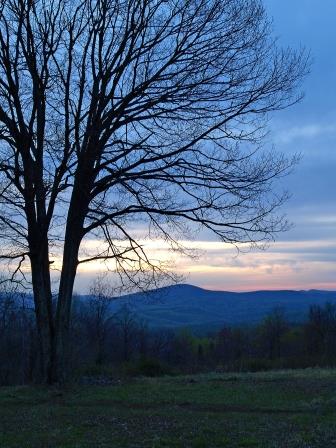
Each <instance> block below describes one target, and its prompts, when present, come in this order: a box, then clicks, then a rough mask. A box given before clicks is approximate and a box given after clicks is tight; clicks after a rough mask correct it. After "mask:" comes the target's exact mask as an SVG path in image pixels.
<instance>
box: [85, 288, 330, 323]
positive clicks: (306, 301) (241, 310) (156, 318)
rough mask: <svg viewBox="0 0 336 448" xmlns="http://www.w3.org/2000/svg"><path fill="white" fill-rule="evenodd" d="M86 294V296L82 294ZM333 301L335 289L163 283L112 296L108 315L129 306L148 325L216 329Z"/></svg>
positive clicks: (296, 316)
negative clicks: (276, 310)
mask: <svg viewBox="0 0 336 448" xmlns="http://www.w3.org/2000/svg"><path fill="white" fill-rule="evenodd" d="M86 297H89V296H86ZM326 302H331V303H333V304H335V305H336V291H325V290H287V289H285V290H259V291H248V292H230V291H214V290H207V289H204V288H200V287H198V286H194V285H189V284H179V285H172V286H165V287H162V288H159V289H157V290H152V291H148V292H145V293H133V294H128V295H125V296H120V297H118V298H116V299H115V300H112V301H111V303H110V305H109V312H110V314H111V315H113V314H115V313H117V312H119V311H120V310H121V308H122V307H125V306H127V307H128V308H130V309H131V310H132V311H133V312H134V313H135V314H136V315H137V316H138V318H139V319H142V320H145V321H147V322H148V325H149V327H152V328H161V329H179V328H183V327H187V328H188V327H189V328H191V329H195V328H204V329H208V330H209V329H213V330H216V329H219V328H221V327H223V326H238V325H255V324H258V323H259V322H260V321H261V320H262V319H263V318H264V317H265V316H266V315H267V314H269V313H270V312H271V311H272V310H273V309H274V308H279V307H280V308H282V309H283V310H284V313H285V315H286V317H287V319H288V321H289V322H292V323H300V322H303V321H304V320H305V319H306V317H307V314H308V310H309V307H310V306H311V305H320V306H323V305H324V304H325V303H326Z"/></svg>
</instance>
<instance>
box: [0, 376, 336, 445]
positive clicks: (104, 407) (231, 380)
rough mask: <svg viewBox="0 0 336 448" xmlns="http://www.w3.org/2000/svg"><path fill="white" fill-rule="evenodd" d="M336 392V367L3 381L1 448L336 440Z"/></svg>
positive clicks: (323, 442) (321, 442) (320, 442)
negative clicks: (84, 381)
mask: <svg viewBox="0 0 336 448" xmlns="http://www.w3.org/2000/svg"><path fill="white" fill-rule="evenodd" d="M335 390H336V371H335V370H332V369H330V370H327V369H325V370H321V369H305V370H296V371H279V372H263V373H240V374H218V373H217V374H216V373H213V374H203V375H202V374H199V375H187V376H177V377H162V378H137V379H133V380H121V379H119V380H116V379H115V378H114V380H112V379H111V381H110V383H109V385H107V386H97V385H81V386H80V385H77V386H73V387H71V388H68V389H63V390H60V389H55V388H52V389H50V388H49V389H45V388H35V387H27V386H21V387H3V388H1V389H0V446H1V447H6V448H14V447H18V448H19V447H20V448H46V447H48V448H54V447H55V448H56V447H57V448H75V447H76V448H86V447H87V448H91V447H95V448H103V447H112V446H113V447H114V448H118V447H120V448H121V447H122V448H125V447H148V448H154V447H167V448H168V447H169V448H173V447H181V448H187V447H191V448H203V447H204V448H205V447H206V448H211V447H232V448H235V447H237V448H238V447H239V448H243V447H245V448H246V447H260V448H262V447H265V448H272V447H273V448H284V447H286V448H313V447H332V446H335V444H336V430H335V427H336V395H335Z"/></svg>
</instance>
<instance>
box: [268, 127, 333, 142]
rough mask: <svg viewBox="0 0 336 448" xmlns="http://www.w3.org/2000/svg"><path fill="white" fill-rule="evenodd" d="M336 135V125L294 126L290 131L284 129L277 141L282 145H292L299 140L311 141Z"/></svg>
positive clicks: (278, 134)
mask: <svg viewBox="0 0 336 448" xmlns="http://www.w3.org/2000/svg"><path fill="white" fill-rule="evenodd" d="M333 134H336V125H335V124H328V125H320V124H310V125H305V126H294V127H292V128H289V129H283V130H281V131H279V132H278V133H277V134H276V135H275V139H276V141H277V142H280V143H286V144H288V143H292V142H293V141H294V140H297V139H311V138H317V137H321V136H325V135H328V136H329V135H333Z"/></svg>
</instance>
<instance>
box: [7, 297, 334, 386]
mask: <svg viewBox="0 0 336 448" xmlns="http://www.w3.org/2000/svg"><path fill="white" fill-rule="evenodd" d="M109 303H110V299H107V298H106V297H91V298H90V300H88V301H87V302H86V303H83V302H79V301H75V304H76V305H75V306H74V308H73V319H72V323H71V347H70V355H69V356H70V359H69V362H70V365H71V372H72V378H73V380H80V381H90V378H93V381H97V379H98V380H99V378H100V379H101V381H105V380H106V378H111V377H114V376H116V377H118V376H123V375H135V376H136V375H146V376H158V375H164V374H170V375H173V374H180V373H196V372H206V371H219V372H224V371H225V372H230V371H232V372H236V371H259V370H269V369H283V368H302V367H314V366H335V365H336V305H334V304H330V303H326V304H325V305H324V306H320V305H314V306H311V307H310V310H309V313H308V317H307V320H306V321H305V322H304V323H302V324H295V325H294V324H290V323H289V322H288V321H287V320H286V317H285V314H284V312H283V310H282V309H281V308H275V309H274V310H273V311H272V312H270V313H269V314H268V315H267V316H266V317H265V318H264V319H263V320H262V321H261V322H260V323H259V324H258V325H254V326H243V327H229V326H225V327H223V328H221V329H220V330H219V331H214V332H211V331H209V332H208V334H207V335H206V336H198V335H196V334H194V333H193V332H192V331H191V330H190V329H188V328H185V329H180V330H176V331H172V330H162V329H161V330H160V329H157V330H154V329H151V328H149V327H148V325H147V323H146V322H145V321H143V320H141V319H140V318H138V316H137V315H136V314H135V313H134V312H133V311H132V309H131V308H129V307H128V306H126V305H125V306H124V307H122V308H121V309H120V310H119V311H118V312H117V313H115V314H114V315H113V316H111V315H110V314H109V312H108V307H109ZM37 345H38V338H37V331H36V322H35V316H34V312H33V309H31V308H29V306H27V299H26V297H25V296H22V297H21V298H20V297H18V296H17V295H12V294H3V295H1V296H0V385H10V384H29V383H34V382H38V381H39V378H38V375H39V371H40V369H39V359H38V356H37V353H38V350H37Z"/></svg>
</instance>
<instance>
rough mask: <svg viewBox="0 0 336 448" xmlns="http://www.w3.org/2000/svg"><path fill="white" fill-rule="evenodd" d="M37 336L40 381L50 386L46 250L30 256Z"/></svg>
mask: <svg viewBox="0 0 336 448" xmlns="http://www.w3.org/2000/svg"><path fill="white" fill-rule="evenodd" d="M31 270H32V283H33V292H34V302H35V312H36V323H37V334H38V343H39V363H40V377H41V378H40V380H41V382H43V383H46V384H51V383H53V381H54V380H53V378H54V343H55V331H54V319H53V310H52V293H51V283H50V271H49V256H48V250H47V249H44V250H43V251H41V252H40V253H38V255H36V256H35V255H32V256H31Z"/></svg>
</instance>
